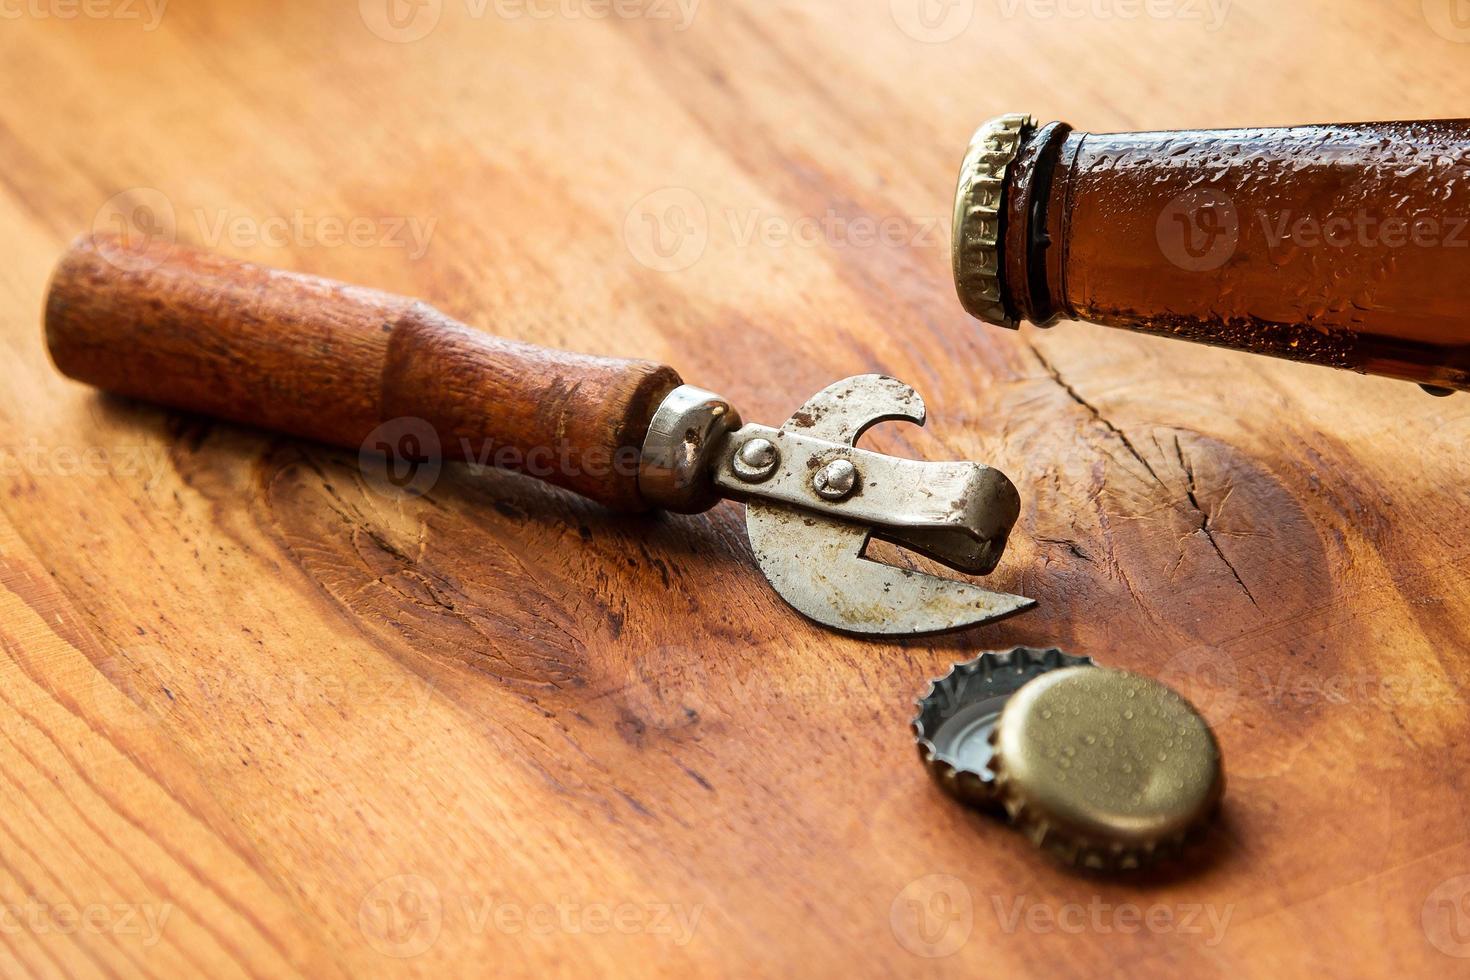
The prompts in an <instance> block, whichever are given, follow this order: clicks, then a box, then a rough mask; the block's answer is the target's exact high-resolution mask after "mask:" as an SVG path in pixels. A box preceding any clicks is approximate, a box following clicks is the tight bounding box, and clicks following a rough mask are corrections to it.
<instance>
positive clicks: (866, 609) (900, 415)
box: [745, 375, 1036, 636]
mask: <svg viewBox="0 0 1470 980" xmlns="http://www.w3.org/2000/svg"><path fill="white" fill-rule="evenodd" d="M925 417H926V412H925V408H924V402H923V399H922V398H920V397H919V394H918V393H917V392H916V391H914V390H913V389H912V388H911V387H909V386H908V385H906V384H904V383H903V382H901V381H897V380H895V379H893V378H888V377H883V376H880V375H863V376H860V377H856V378H849V379H847V380H846V381H842V382H839V383H838V384H835V385H832V386H831V387H829V388H827V389H826V390H824V391H821V392H819V393H817V394H816V395H815V396H813V397H812V398H811V399H810V400H809V401H808V402H807V403H806V404H805V405H803V406H802V408H801V409H800V410H799V411H798V412H796V414H795V415H793V416H792V417H791V419H790V420H789V421H788V422H787V423H786V424H785V425H784V426H782V428H781V431H782V432H783V433H792V434H800V435H804V436H811V437H815V438H819V439H823V440H828V441H831V442H833V443H837V444H841V445H847V446H853V445H855V444H856V442H857V440H858V439H859V438H860V437H861V436H862V434H863V433H864V432H865V431H866V430H867V429H869V428H871V427H872V426H874V425H876V424H878V423H879V422H886V421H897V420H903V421H909V422H913V423H916V424H918V425H923V424H924V420H925ZM905 462H908V461H905ZM914 465H921V464H918V463H917V461H914ZM959 465H969V466H972V467H973V466H974V464H959ZM975 469H976V471H979V470H981V469H983V468H980V467H975ZM745 526H746V529H747V531H748V532H749V535H750V544H751V547H752V548H753V549H754V552H755V557H756V561H757V562H758V563H759V565H760V568H761V571H762V572H764V573H765V576H766V578H767V579H768V580H770V582H771V585H772V586H773V587H774V588H775V589H776V592H777V593H778V594H779V595H780V596H781V597H782V598H783V599H785V600H786V602H787V603H789V604H790V605H791V606H792V607H793V608H794V609H796V610H797V611H798V612H800V613H801V614H802V615H804V616H806V617H808V618H810V619H812V620H815V621H816V622H818V623H820V624H822V625H823V626H828V627H831V628H833V629H836V630H841V631H843V632H848V633H857V634H865V635H880V636H898V635H904V636H915V635H926V634H933V633H943V632H949V631H951V630H958V629H964V628H966V627H970V626H977V625H980V624H983V623H989V622H995V621H997V620H1000V619H1003V618H1005V617H1007V616H1011V615H1014V614H1016V613H1019V612H1023V611H1025V610H1027V609H1030V608H1031V607H1032V606H1034V605H1035V604H1036V603H1035V600H1033V599H1027V598H1024V597H1022V596H1015V595H1006V594H1004V593H1000V592H992V591H990V590H988V589H982V588H980V587H979V586H977V585H973V584H971V583H969V582H961V581H955V580H951V579H945V578H940V577H938V576H935V575H930V574H928V573H926V572H921V571H917V570H915V569H908V568H897V567H894V566H892V565H885V564H882V563H879V562H876V561H873V560H870V559H868V558H866V557H865V556H864V552H865V550H866V549H867V546H868V542H869V540H870V539H871V538H872V537H873V535H874V529H873V527H871V526H869V525H865V524H857V523H849V522H846V521H842V520H838V519H835V518H830V517H826V516H824V515H821V514H817V513H814V512H812V511H811V510H809V509H802V508H797V507H793V506H787V505H784V504H779V503H770V502H767V501H764V500H756V499H752V500H748V501H747V502H746V511H745ZM884 537H887V538H890V539H892V540H894V541H896V542H897V543H899V544H909V545H913V546H916V547H918V548H920V549H921V550H924V551H927V552H929V553H930V554H931V555H932V556H933V557H936V558H939V559H940V560H943V561H946V563H948V564H951V565H954V566H955V567H959V568H966V567H967V565H968V564H970V563H971V562H969V561H965V560H961V559H960V557H959V555H960V554H962V553H965V552H966V551H967V547H966V545H967V543H966V542H961V541H958V540H955V536H954V535H947V534H942V533H941V534H933V533H930V532H925V531H916V532H910V533H907V534H905V533H897V532H895V533H891V534H887V535H884ZM970 547H973V546H972V545H971V546H970ZM996 557H998V556H996ZM993 561H994V560H993V559H992V560H991V562H990V564H991V565H993ZM967 570H974V569H973V568H968V569H967ZM987 570H988V569H987Z"/></svg>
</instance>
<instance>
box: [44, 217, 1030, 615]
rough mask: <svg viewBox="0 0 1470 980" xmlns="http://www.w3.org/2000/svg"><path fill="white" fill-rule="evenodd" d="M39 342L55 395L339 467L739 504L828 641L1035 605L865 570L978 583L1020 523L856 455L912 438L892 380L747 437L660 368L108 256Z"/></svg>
mask: <svg viewBox="0 0 1470 980" xmlns="http://www.w3.org/2000/svg"><path fill="white" fill-rule="evenodd" d="M46 338H47V343H48V345H49V347H50V350H51V355H52V358H53V360H54V361H55V362H56V365H57V367H59V368H60V369H61V371H62V372H63V373H64V374H66V375H67V376H69V377H72V378H75V379H77V380H80V381H84V382H87V383H89V384H93V385H96V386H98V387H100V388H103V389H106V390H108V391H112V392H116V393H118V394H122V395H127V396H130V397H134V398H141V399H145V400H148V401H153V402H158V403H160V404H164V405H169V406H172V407H175V408H180V409H185V410H188V411H193V412H200V413H204V414H208V415H215V416H219V417H222V418H226V419H232V420H234V421H238V422H244V423H247V424H251V425H258V426H262V427H265V428H271V429H277V430H280V431H284V432H289V433H292V434H294V435H299V436H304V437H307V438H311V439H316V440H319V441H321V442H325V443H330V444H334V445H339V446H347V447H350V448H354V449H356V448H358V447H360V446H362V445H363V444H364V441H365V440H367V439H368V438H369V437H370V436H372V434H373V433H374V432H375V431H377V430H379V429H380V428H381V427H382V426H383V425H384V423H387V422H391V421H393V420H398V419H414V420H422V422H423V423H425V424H427V425H428V426H431V427H432V430H433V432H434V433H435V434H436V436H437V438H438V441H439V443H440V447H441V450H442V453H443V458H445V459H478V460H488V461H490V462H491V463H492V465H495V466H498V467H501V468H505V469H513V470H519V471H521V472H526V473H529V474H531V475H534V476H537V477H539V478H541V479H544V480H546V481H547V482H549V483H553V484H556V485H558V486H561V487H564V488H566V489H569V490H573V491H575V492H577V493H580V494H582V495H583V496H586V497H589V498H591V499H592V500H595V501H598V502H599V503H602V504H605V505H607V506H609V507H612V508H616V509H621V510H635V511H636V510H645V509H649V508H662V509H665V510H670V511H675V512H680V513H698V512H700V511H703V510H707V509H708V508H710V507H712V506H714V505H715V504H716V503H717V502H718V501H719V500H720V499H721V498H730V499H735V500H741V501H744V502H745V504H746V527H747V529H748V530H749V534H750V541H751V546H752V548H753V550H754V552H755V556H756V560H757V562H758V563H759V564H760V568H761V571H762V572H764V573H765V575H766V578H767V579H768V580H769V581H770V583H771V585H772V586H774V587H775V589H776V591H777V592H778V593H779V594H780V595H781V597H782V598H783V599H785V600H786V601H787V602H788V603H790V604H791V605H792V606H793V607H794V608H795V609H796V610H797V611H799V612H801V613H802V614H804V615H806V616H808V617H810V618H811V619H813V620H815V621H817V622H818V623H821V624H822V625H824V626H828V627H831V628H833V629H838V630H842V631H845V632H849V633H859V634H878V635H890V636H894V635H918V634H928V633H938V632H944V631H948V630H956V629H961V628H964V627H968V626H975V625H978V624H981V623H988V622H993V621H995V620H998V619H1001V618H1003V617H1005V616H1009V615H1012V614H1014V613H1018V612H1021V611H1024V610H1026V609H1029V608H1031V607H1032V606H1033V605H1034V602H1033V601H1032V600H1030V599H1025V598H1022V597H1020V596H1014V595H1004V594H1001V593H996V592H991V591H987V590H985V589H982V588H979V587H978V586H976V585H973V584H971V583H969V582H964V581H958V580H952V579H946V578H940V577H937V576H934V575H929V574H927V573H924V572H920V571H917V570H913V569H904V568H897V567H893V566H890V565H885V564H880V563H878V562H876V561H871V560H869V559H867V558H865V557H864V552H865V549H866V547H867V545H868V542H869V539H870V538H873V537H878V538H881V539H884V540H887V541H890V542H893V543H895V544H898V545H900V546H903V547H906V548H908V549H911V550H912V551H915V552H917V553H920V554H923V555H926V556H928V557H930V558H932V559H934V560H936V561H939V562H941V563H943V564H945V565H947V566H949V567H951V568H954V569H956V570H958V571H962V572H967V573H972V574H978V575H984V574H988V573H989V572H991V571H992V570H993V569H994V568H995V566H996V564H997V563H998V562H999V561H1000V558H1001V555H1002V553H1003V552H1004V550H1005V545H1006V538H1007V536H1008V535H1009V533H1010V530H1011V528H1012V526H1013V525H1014V524H1015V522H1016V519H1017V517H1018V516H1019V513H1020V500H1019V497H1018V495H1017V493H1016V488H1015V487H1014V486H1013V485H1012V484H1011V482H1010V480H1008V479H1007V478H1006V477H1005V475H1004V474H1002V473H1001V472H999V471H998V470H995V469H992V468H991V467H988V466H983V465H981V464H978V463H966V462H955V463H931V462H922V461H917V460H909V459H898V458H895V457H891V456H885V455H881V454H879V453H874V452H870V451H868V450H864V449H859V448H857V446H856V443H857V440H858V438H859V437H860V436H861V435H862V434H863V432H864V431H865V430H867V429H868V428H869V427H871V426H873V425H874V424H876V423H878V422H882V421H886V420H896V419H905V420H908V421H910V422H915V423H918V424H920V425H922V424H923V422H924V417H925V410H924V403H923V401H922V400H921V399H920V398H919V395H918V394H917V393H916V392H915V391H914V390H913V389H912V388H910V387H909V386H908V385H906V384H904V383H902V382H900V381H896V380H894V379H892V378H887V377H882V376H879V375H863V376H860V377H855V378H849V379H847V380H846V381H841V382H838V383H837V384H835V385H832V386H831V387H829V388H827V389H826V390H825V391H822V392H820V393H818V394H817V395H816V396H814V397H813V398H812V399H811V400H810V401H808V402H807V403H806V405H804V406H803V407H802V408H801V410H799V411H798V412H796V413H795V414H794V415H792V417H791V418H790V420H788V421H787V422H786V423H785V424H784V425H782V426H781V427H780V428H779V429H777V428H770V427H767V426H762V425H755V424H743V423H742V421H741V419H740V416H739V414H738V413H737V412H736V411H735V409H734V408H733V407H732V406H731V405H730V404H729V403H728V402H726V401H725V400H724V399H723V398H720V397H719V396H718V395H714V394H712V393H710V392H708V391H704V390H701V389H699V388H694V387H691V386H688V385H685V384H683V382H682V380H681V379H680V378H679V376H678V375H677V374H676V373H675V372H674V371H673V370H672V369H671V368H668V367H664V366H661V365H658V364H653V363H649V362H646V361H628V360H614V359H609V358H601V357H590V356H586V355H580V354H570V353H566V352H562V351H555V350H549V349H546V348H541V347H535V346H532V345H529V344H522V343H517V342H514V341H508V340H503V339H500V338H496V337H493V336H490V335H488V334H485V333H482V332H480V331H477V330H473V329H470V328H469V327H466V326H464V325H463V324H460V323H457V322H455V321H454V320H452V319H450V318H448V317H446V316H444V315H443V314H442V313H439V312H438V311H437V310H434V309H433V308H431V307H429V306H427V305H425V304H423V303H418V302H415V301H414V300H411V299H406V298H403V297H398V296H392V295H389V294H387V293H381V292H376V291H374V290H368V289H361V288H358V287H354V286H348V285H344V284H342V283H338V282H332V281H329V280H325V279H320V278H315V277H311V276H303V275H295V274H292V273H288V272H281V271H276V270H272V269H266V268H263V267H260V266H256V265H251V264H248V263H243V262H238V261H234V260H231V259H225V258H221V257H219V256H213V255H209V254H207V253H203V252H197V251H194V250H191V249H186V248H181V247H177V246H174V245H171V244H167V243H163V242H145V243H143V244H142V245H141V246H131V245H130V244H129V243H126V242H124V241H122V240H119V239H116V238H109V237H105V236H84V237H83V238H81V239H78V240H77V242H75V243H74V244H73V246H72V247H71V249H70V250H69V251H68V252H67V254H66V255H65V256H64V257H63V258H62V260H61V262H60V264H59V265H58V267H57V270H56V273H55V275H54V277H53V279H52V283H51V288H50V292H49V295H48V298H47V303H46Z"/></svg>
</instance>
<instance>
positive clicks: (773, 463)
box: [731, 439, 781, 483]
mask: <svg viewBox="0 0 1470 980" xmlns="http://www.w3.org/2000/svg"><path fill="white" fill-rule="evenodd" d="M780 465H781V453H780V452H779V451H778V450H777V449H776V447H775V446H774V445H772V444H771V441H770V440H769V439H752V440H750V441H749V442H747V443H746V444H745V445H743V446H741V447H740V449H739V450H738V451H737V452H736V453H735V458H734V460H732V462H731V469H733V470H734V471H735V475H736V476H738V477H740V479H742V480H744V481H745V482H746V483H759V482H760V481H762V480H769V479H770V478H771V475H772V474H774V473H775V472H776V467H777V466H780Z"/></svg>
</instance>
